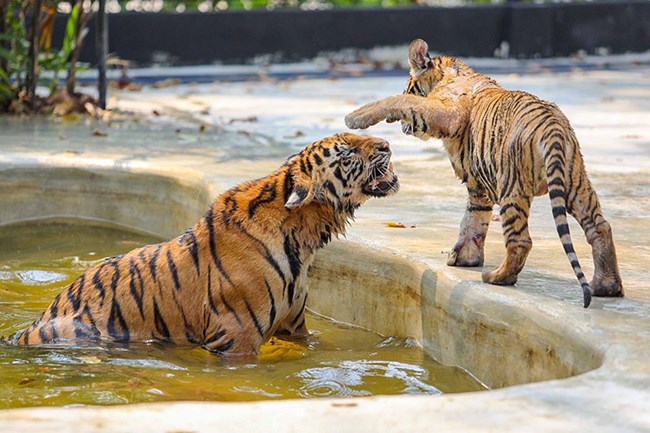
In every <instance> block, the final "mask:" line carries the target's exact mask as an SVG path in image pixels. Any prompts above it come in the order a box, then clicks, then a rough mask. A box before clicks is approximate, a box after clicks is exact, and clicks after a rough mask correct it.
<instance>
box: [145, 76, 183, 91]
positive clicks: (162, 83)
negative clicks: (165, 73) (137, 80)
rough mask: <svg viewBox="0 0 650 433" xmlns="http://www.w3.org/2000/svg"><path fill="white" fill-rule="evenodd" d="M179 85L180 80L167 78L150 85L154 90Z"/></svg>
mask: <svg viewBox="0 0 650 433" xmlns="http://www.w3.org/2000/svg"><path fill="white" fill-rule="evenodd" d="M179 84H181V80H179V79H177V78H167V79H165V80H160V81H156V82H155V83H153V84H152V85H151V87H153V88H154V89H165V88H167V87H172V86H177V85H179Z"/></svg>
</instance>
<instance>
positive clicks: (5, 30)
mask: <svg viewBox="0 0 650 433" xmlns="http://www.w3.org/2000/svg"><path fill="white" fill-rule="evenodd" d="M39 3H40V2H36V1H35V2H33V3H32V2H30V1H29V0H0V112H2V111H7V109H9V107H10V105H11V103H12V101H15V100H19V101H20V102H26V103H28V105H30V109H31V110H34V111H38V107H37V106H36V105H37V104H35V102H34V101H35V99H36V95H34V89H35V87H36V84H37V82H38V84H40V85H43V86H46V87H47V88H48V89H49V97H51V96H53V95H54V94H55V93H56V92H57V91H58V90H59V83H60V78H61V75H62V74H63V73H67V76H66V86H65V87H66V90H67V93H68V95H69V96H72V95H74V93H75V92H74V88H75V83H76V73H77V70H78V69H81V68H84V67H85V64H82V63H80V62H79V53H80V51H81V46H82V43H83V40H84V37H85V36H86V34H87V32H88V30H87V27H86V25H87V23H88V19H89V18H90V16H91V14H90V12H88V11H86V10H84V8H83V1H82V0H76V1H75V3H74V5H73V7H72V9H71V12H70V14H69V15H68V19H67V22H66V31H65V34H64V36H63V42H62V44H61V48H60V49H57V50H52V49H51V37H52V28H53V23H54V15H55V11H56V9H55V6H56V5H55V4H51V3H50V4H44V5H43V7H42V8H41V7H39V6H37V7H38V10H39V13H38V15H37V16H34V10H33V7H34V5H38V4H39ZM26 15H28V16H29V15H31V19H32V23H33V24H31V25H28V24H27V22H26V19H25V16H26Z"/></svg>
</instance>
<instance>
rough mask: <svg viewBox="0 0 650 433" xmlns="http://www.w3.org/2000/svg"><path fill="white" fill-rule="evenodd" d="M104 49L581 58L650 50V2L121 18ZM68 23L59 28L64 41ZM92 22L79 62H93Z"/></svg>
mask: <svg viewBox="0 0 650 433" xmlns="http://www.w3.org/2000/svg"><path fill="white" fill-rule="evenodd" d="M108 20H109V51H110V52H111V53H114V54H116V55H117V56H118V57H120V58H122V59H127V60H131V61H133V62H135V63H138V64H147V63H151V62H152V61H153V60H155V58H166V60H167V61H168V62H171V63H173V64H201V63H213V62H216V61H220V62H224V63H233V62H242V61H246V60H248V59H251V58H252V57H254V56H257V55H265V54H270V55H274V56H275V59H276V60H280V61H290V60H299V59H305V58H312V57H314V56H316V55H318V54H319V53H320V52H323V51H336V50H340V49H344V48H361V49H364V48H372V47H376V46H391V45H405V44H407V43H408V42H409V41H411V40H412V39H414V38H423V39H425V40H426V41H427V42H428V43H429V46H430V49H431V50H432V51H434V52H441V53H446V54H450V55H456V56H478V57H491V56H494V53H495V49H497V48H499V47H501V46H503V45H502V43H503V42H507V46H508V47H509V50H508V55H509V56H510V57H515V58H526V57H539V56H541V57H552V56H568V55H571V54H573V53H575V52H577V51H578V50H584V51H586V52H587V53H594V52H595V50H597V49H600V48H606V49H607V50H608V51H609V52H611V53H624V52H643V51H647V50H650V1H626V2H620V1H619V2H602V3H587V4H547V5H527V4H520V3H519V4H506V5H498V6H475V7H471V6H468V7H457V8H433V7H432V8H428V7H427V8H423V7H420V8H404V9H335V10H327V11H300V10H275V11H263V10H254V11H246V12H245V11H230V12H219V13H198V12H197V13H182V14H175V13H119V14H111V15H109V18H108ZM64 26H65V19H61V18H59V20H58V21H57V23H56V30H55V38H56V34H57V33H58V34H59V35H60V34H62V32H63V28H64ZM94 37H95V36H94V24H91V25H90V32H89V34H88V36H87V38H86V42H85V47H84V49H83V52H82V60H84V61H88V62H91V63H93V62H94V59H95V56H94Z"/></svg>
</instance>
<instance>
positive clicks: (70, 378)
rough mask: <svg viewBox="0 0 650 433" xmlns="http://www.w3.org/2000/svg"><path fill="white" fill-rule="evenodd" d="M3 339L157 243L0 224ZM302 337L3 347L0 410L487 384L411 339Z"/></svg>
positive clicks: (69, 226) (326, 332)
mask: <svg viewBox="0 0 650 433" xmlns="http://www.w3.org/2000/svg"><path fill="white" fill-rule="evenodd" d="M0 240H1V242H0V335H4V336H6V335H9V334H12V333H13V332H15V331H18V330H20V329H23V328H24V327H26V326H28V325H29V324H30V323H31V322H32V321H33V320H34V319H35V318H36V317H38V315H39V314H40V313H41V312H42V311H43V310H44V309H45V308H46V307H47V306H48V305H49V303H50V302H51V300H52V299H53V298H54V296H56V295H57V294H58V293H59V292H60V291H61V290H62V289H63V288H64V287H65V286H66V285H67V284H70V283H71V282H72V281H73V280H74V278H75V277H76V276H77V275H79V274H80V273H82V272H83V271H84V270H85V269H87V268H88V267H90V266H92V265H93V264H94V263H95V262H96V261H97V260H101V259H103V258H104V257H108V256H113V255H117V254H121V253H124V252H126V251H128V250H130V249H133V248H136V247H138V246H141V245H145V244H148V243H154V242H158V241H159V239H156V238H154V237H151V236H148V235H143V234H138V233H134V232H131V231H126V230H124V229H121V228H115V227H108V226H105V225H98V224H94V223H90V222H87V221H83V222H82V221H75V222H74V223H70V222H61V221H36V222H30V223H22V224H15V225H11V226H5V227H0ZM307 325H308V326H309V328H310V330H311V332H312V335H311V336H310V337H309V338H307V339H306V340H304V341H285V340H279V339H272V340H271V341H269V342H268V343H267V344H265V345H264V346H263V347H262V349H261V354H260V356H258V357H257V358H251V359H245V360H238V361H232V360H224V359H222V358H221V357H218V356H215V355H212V354H210V353H208V352H207V351H205V350H203V349H201V348H200V347H189V346H176V345H171V344H160V343H132V344H130V345H128V346H124V345H118V344H110V343H107V344H102V345H101V346H90V347H89V346H85V347H84V346H78V347H43V346H41V347H16V346H8V345H6V344H0V408H8V407H22V406H50V405H78V404H121V403H136V402H153V401H174V400H213V401H247V400H265V399H287V398H309V397H350V396H370V395H379V394H432V395H433V394H441V393H454V392H465V391H478V390H482V389H485V388H484V386H483V385H482V384H480V383H479V382H477V381H476V380H474V379H473V378H472V376H471V375H469V374H467V373H466V372H464V371H463V370H461V369H458V368H454V367H448V366H443V365H440V364H439V363H437V362H435V361H434V360H432V359H431V358H429V357H427V356H426V355H424V353H423V352H422V350H421V349H420V348H419V347H418V345H417V344H416V342H414V341H412V340H409V339H397V338H392V337H388V338H387V337H383V336H380V335H377V334H375V333H372V332H368V331H365V330H362V329H359V328H356V327H352V326H347V325H344V324H340V323H336V322H333V321H331V320H327V319H324V318H320V317H317V316H314V315H309V316H308V317H307Z"/></svg>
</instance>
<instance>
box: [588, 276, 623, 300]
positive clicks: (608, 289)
mask: <svg viewBox="0 0 650 433" xmlns="http://www.w3.org/2000/svg"><path fill="white" fill-rule="evenodd" d="M589 286H590V287H591V290H592V292H593V294H594V296H602V297H608V298H613V297H623V296H625V294H624V292H623V285H622V284H621V280H620V278H615V277H610V278H594V279H593V280H591V283H589Z"/></svg>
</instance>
